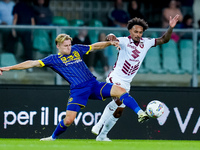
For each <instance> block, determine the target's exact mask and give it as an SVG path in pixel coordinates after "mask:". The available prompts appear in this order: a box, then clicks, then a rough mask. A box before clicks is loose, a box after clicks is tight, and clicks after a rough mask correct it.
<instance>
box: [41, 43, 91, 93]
mask: <svg viewBox="0 0 200 150" xmlns="http://www.w3.org/2000/svg"><path fill="white" fill-rule="evenodd" d="M90 50H91V46H88V45H80V44H76V45H73V46H72V47H71V54H69V55H61V54H52V55H50V56H48V57H46V58H44V59H41V60H39V62H40V64H41V65H42V66H46V67H50V68H51V69H52V70H54V71H55V72H57V73H58V74H59V75H61V76H62V77H63V78H64V79H65V80H66V81H67V82H68V83H69V84H70V87H71V89H72V88H74V87H75V86H77V85H80V84H81V83H83V82H86V81H88V80H90V79H91V78H93V77H94V76H93V74H92V73H91V72H90V70H89V69H88V67H87V66H86V64H85V62H84V61H83V55H84V54H88V53H89V51H90Z"/></svg>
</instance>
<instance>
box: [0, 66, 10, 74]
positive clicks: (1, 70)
mask: <svg viewBox="0 0 200 150" xmlns="http://www.w3.org/2000/svg"><path fill="white" fill-rule="evenodd" d="M9 70H10V68H9V67H2V68H0V75H3V71H9Z"/></svg>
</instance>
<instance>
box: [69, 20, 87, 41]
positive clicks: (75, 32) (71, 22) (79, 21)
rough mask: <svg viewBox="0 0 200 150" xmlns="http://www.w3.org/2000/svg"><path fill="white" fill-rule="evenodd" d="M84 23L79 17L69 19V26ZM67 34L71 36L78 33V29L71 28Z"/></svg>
mask: <svg viewBox="0 0 200 150" xmlns="http://www.w3.org/2000/svg"><path fill="white" fill-rule="evenodd" d="M84 24H85V23H84V21H83V20H80V19H74V20H72V21H70V26H74V27H78V26H83V25H84ZM69 34H70V36H71V37H72V38H73V37H75V36H76V35H77V34H78V30H71V31H70V32H69Z"/></svg>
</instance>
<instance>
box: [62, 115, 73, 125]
mask: <svg viewBox="0 0 200 150" xmlns="http://www.w3.org/2000/svg"><path fill="white" fill-rule="evenodd" d="M73 121H74V120H73V119H71V118H69V117H68V118H67V117H65V119H64V124H65V125H66V126H70V125H71V124H72V123H73Z"/></svg>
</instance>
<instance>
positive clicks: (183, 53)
mask: <svg viewBox="0 0 200 150" xmlns="http://www.w3.org/2000/svg"><path fill="white" fill-rule="evenodd" d="M192 60H193V41H192V40H190V39H182V40H180V61H181V69H183V70H185V71H186V72H188V73H192V63H193V61H192Z"/></svg>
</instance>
